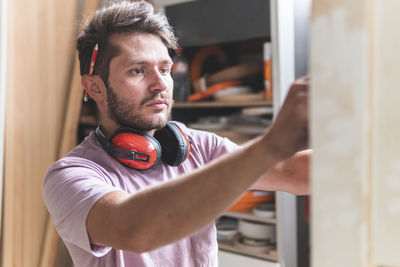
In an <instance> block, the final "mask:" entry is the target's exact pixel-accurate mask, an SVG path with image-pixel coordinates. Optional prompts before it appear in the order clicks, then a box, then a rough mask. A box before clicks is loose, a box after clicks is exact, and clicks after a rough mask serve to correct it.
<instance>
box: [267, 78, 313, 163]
mask: <svg viewBox="0 0 400 267" xmlns="http://www.w3.org/2000/svg"><path fill="white" fill-rule="evenodd" d="M308 80H309V79H308V78H307V77H303V78H300V79H298V80H296V81H295V82H294V83H293V84H292V86H291V88H290V89H289V92H288V94H287V96H286V99H285V101H284V103H283V105H282V108H281V110H280V111H279V113H278V116H277V117H276V119H275V121H274V123H273V124H272V126H271V128H270V130H269V132H268V133H267V135H266V138H268V139H269V140H270V142H271V141H272V142H273V144H274V150H275V151H274V152H275V153H276V155H277V156H278V157H280V159H281V160H283V159H286V158H288V157H290V156H292V155H293V154H294V153H296V152H297V151H300V150H304V149H307V148H308Z"/></svg>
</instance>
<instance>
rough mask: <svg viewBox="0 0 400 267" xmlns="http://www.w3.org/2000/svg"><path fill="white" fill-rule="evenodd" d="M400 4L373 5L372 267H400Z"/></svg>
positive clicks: (394, 2) (384, 2) (396, 2)
mask: <svg viewBox="0 0 400 267" xmlns="http://www.w3.org/2000/svg"><path fill="white" fill-rule="evenodd" d="M399 9H400V2H399V1H379V0H375V1H374V9H373V12H374V15H375V21H374V28H375V32H374V35H375V37H374V58H373V60H374V64H373V73H374V79H373V83H374V97H373V107H374V113H373V124H372V130H373V139H372V143H373V152H372V161H371V162H372V166H373V167H372V170H373V172H372V180H373V181H372V203H373V204H372V205H373V206H372V215H371V217H372V242H371V247H372V262H373V264H374V265H375V266H400V256H399V251H400V230H399V225H400V197H399V196H400V179H399V177H400V146H399V142H398V139H399V136H400V123H399V116H398V114H399V113H400V108H399V104H398V99H400V90H399V89H398V86H397V84H398V81H399V74H400V73H399V67H398V64H399V61H400V53H399V52H398V47H399V45H400V33H399V31H398V25H399V24H400V17H399V15H398V12H396V11H397V10H399Z"/></svg>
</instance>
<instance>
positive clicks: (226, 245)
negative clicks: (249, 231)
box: [218, 241, 278, 262]
mask: <svg viewBox="0 0 400 267" xmlns="http://www.w3.org/2000/svg"><path fill="white" fill-rule="evenodd" d="M218 247H219V249H221V250H224V251H229V252H234V253H237V254H241V255H245V256H251V257H255V258H259V259H263V260H268V261H274V262H277V261H278V256H277V253H276V249H273V250H270V251H269V252H267V253H260V252H254V251H251V250H244V249H243V248H238V247H236V246H235V241H230V242H225V241H218Z"/></svg>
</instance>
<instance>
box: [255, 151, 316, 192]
mask: <svg viewBox="0 0 400 267" xmlns="http://www.w3.org/2000/svg"><path fill="white" fill-rule="evenodd" d="M311 156H312V150H311V149H308V150H303V151H299V152H296V153H295V154H294V155H293V156H291V157H290V158H288V159H287V160H284V161H281V162H278V163H277V164H276V165H275V166H274V167H273V168H271V169H270V170H268V171H267V172H266V173H265V174H264V175H262V176H261V177H260V179H259V180H257V182H255V183H254V184H253V185H252V186H251V187H250V188H249V189H250V190H262V191H263V190H265V191H285V192H289V193H292V194H295V195H309V194H310V180H309V179H310V160H311Z"/></svg>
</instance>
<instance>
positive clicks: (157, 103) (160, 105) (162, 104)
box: [146, 99, 168, 109]
mask: <svg viewBox="0 0 400 267" xmlns="http://www.w3.org/2000/svg"><path fill="white" fill-rule="evenodd" d="M146 106H148V107H153V108H156V109H164V108H166V107H167V106H168V102H167V101H166V100H163V99H154V100H150V101H149V102H147V103H146Z"/></svg>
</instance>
